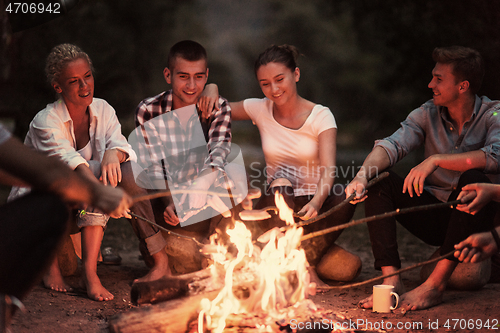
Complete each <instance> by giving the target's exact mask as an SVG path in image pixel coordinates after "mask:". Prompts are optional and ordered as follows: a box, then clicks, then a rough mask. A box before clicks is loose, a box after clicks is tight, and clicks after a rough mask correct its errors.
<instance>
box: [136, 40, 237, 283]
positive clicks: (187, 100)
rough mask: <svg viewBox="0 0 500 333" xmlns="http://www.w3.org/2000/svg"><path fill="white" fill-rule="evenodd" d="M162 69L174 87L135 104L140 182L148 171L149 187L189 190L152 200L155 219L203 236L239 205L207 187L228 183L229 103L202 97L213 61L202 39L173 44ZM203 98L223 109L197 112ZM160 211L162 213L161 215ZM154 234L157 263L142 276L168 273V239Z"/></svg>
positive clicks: (150, 248) (153, 253) (153, 252)
mask: <svg viewBox="0 0 500 333" xmlns="http://www.w3.org/2000/svg"><path fill="white" fill-rule="evenodd" d="M163 74H164V77H165V80H166V82H167V83H168V84H170V85H171V90H168V91H165V92H162V93H160V94H158V95H156V96H154V97H150V98H146V99H144V100H143V101H142V102H141V103H139V105H138V107H137V109H136V118H135V119H136V126H137V129H136V133H137V136H138V137H140V138H139V140H143V142H142V143H139V144H138V145H137V147H135V145H134V143H132V142H131V144H132V146H134V148H135V149H136V150H137V155H138V162H139V163H140V164H141V166H142V167H143V168H144V169H145V172H143V173H142V174H140V175H139V177H137V181H138V183H139V182H141V179H142V180H144V175H147V177H146V178H147V180H146V182H148V183H149V184H150V185H149V186H150V187H149V188H150V189H155V190H161V189H170V190H184V191H185V192H184V194H181V195H178V196H176V197H172V196H165V197H161V198H159V199H157V200H152V205H153V209H154V210H155V216H156V221H157V223H160V224H161V223H163V225H165V223H164V222H166V223H167V224H168V225H165V226H168V228H169V229H171V230H173V231H176V232H177V231H179V232H181V231H180V228H181V226H180V225H179V223H181V224H182V225H183V226H182V230H183V231H188V232H193V233H195V235H197V236H199V238H204V237H207V236H208V232H209V228H210V226H214V225H216V224H217V223H218V221H220V220H221V219H222V216H221V214H223V215H224V216H225V217H228V216H230V214H231V213H230V212H229V211H228V210H229V208H231V206H233V205H234V202H229V203H228V200H229V199H228V198H227V196H226V197H224V196H217V195H211V194H208V195H207V191H210V193H213V190H214V189H215V190H216V189H217V188H223V189H226V188H227V185H226V184H227V182H226V181H227V177H226V172H225V167H227V162H226V158H227V156H228V155H229V153H230V150H231V114H230V107H229V103H228V102H227V100H226V99H224V98H222V97H220V96H219V99H218V101H213V100H210V99H209V98H206V99H205V98H203V99H200V95H201V94H202V92H203V90H204V87H205V84H206V83H207V79H208V67H207V54H206V51H205V49H204V48H203V46H201V45H200V44H198V43H197V42H194V41H190V40H185V41H181V42H178V43H177V44H175V45H174V46H173V47H172V48H171V49H170V52H169V55H168V67H166V68H165V69H164V71H163ZM199 103H212V104H215V105H216V107H217V108H218V110H216V112H214V113H213V114H212V115H209V116H208V118H206V117H205V116H203V115H201V114H199V113H198V112H197V108H196V106H195V105H196V104H199ZM200 125H201V126H200ZM245 185H246V182H245ZM222 192H223V191H222ZM226 193H227V190H226ZM221 197H223V199H224V200H225V203H224V202H223V200H222V199H221ZM207 207H208V208H207ZM176 208H177V209H176ZM205 208H206V209H205ZM211 209H213V210H212V213H209V215H208V216H209V217H208V218H205V217H206V216H207V214H205V215H204V217H203V216H202V217H200V216H201V215H203V214H202V213H206V212H207V211H210V210H211ZM199 213H200V214H199ZM210 214H211V215H210ZM159 215H160V216H161V215H163V218H162V219H161V218H158V216H159ZM160 220H163V221H160ZM214 220H215V221H214ZM155 232H156V233H157V230H156V229H155V227H153V226H151V234H154V233H155ZM139 238H141V237H139ZM154 238H157V237H153V236H151V237H150V239H147V240H146V243H147V247H148V252H149V254H150V255H151V256H152V258H153V260H154V266H153V268H152V270H151V271H150V273H149V274H148V275H147V276H145V277H144V278H142V279H141V281H143V280H155V279H157V278H161V277H162V276H163V275H165V274H169V270H168V258H167V257H166V255H165V251H162V250H160V251H158V249H159V248H161V249H163V247H164V245H165V244H163V246H162V243H161V240H160V239H157V240H156V241H157V243H156V245H152V243H153V239H154ZM156 241H155V242H156ZM143 254H144V251H143ZM165 265H166V266H165Z"/></svg>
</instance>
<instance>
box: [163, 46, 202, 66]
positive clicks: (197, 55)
mask: <svg viewBox="0 0 500 333" xmlns="http://www.w3.org/2000/svg"><path fill="white" fill-rule="evenodd" d="M177 57H181V58H182V59H184V60H187V61H198V60H202V59H203V60H205V61H207V51H206V50H205V48H204V47H203V46H202V45H201V44H199V43H197V42H194V41H192V40H183V41H180V42H178V43H176V44H175V45H174V46H172V47H171V48H170V52H169V53H168V58H167V65H168V68H169V69H173V66H174V62H175V58H177Z"/></svg>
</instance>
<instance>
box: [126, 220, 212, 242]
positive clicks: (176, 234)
mask: <svg viewBox="0 0 500 333" xmlns="http://www.w3.org/2000/svg"><path fill="white" fill-rule="evenodd" d="M128 213H129V214H130V215H132V216H133V217H135V218H138V219H140V220H143V221H146V222H148V223H149V224H152V225H154V226H155V227H158V228H160V229H161V230H163V231H165V232H167V233H168V234H170V235H174V236H176V237H180V238H185V239H189V240H192V241H193V242H195V243H196V245H198V246H200V247H201V246H204V245H205V244H203V243H201V242H199V241H198V240H197V239H196V238H194V237H189V236H186V235H181V234H178V233H176V232H173V231H172V230H168V229H167V228H164V227H162V226H161V225H159V224H157V223H155V222H153V221H150V220H148V219H147V218H145V217H142V216H140V215H137V214H135V213H132V212H128Z"/></svg>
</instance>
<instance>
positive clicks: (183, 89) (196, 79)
mask: <svg viewBox="0 0 500 333" xmlns="http://www.w3.org/2000/svg"><path fill="white" fill-rule="evenodd" d="M163 74H164V76H165V80H166V81H167V83H168V84H171V85H172V91H173V97H172V103H173V108H174V109H179V108H182V107H185V106H188V105H192V104H196V102H197V101H198V98H199V97H200V95H201V93H202V92H203V89H204V88H205V84H206V83H207V80H208V68H207V61H206V60H205V59H200V60H196V61H188V60H186V59H183V58H181V57H177V58H176V59H175V61H174V63H173V66H172V68H165V70H164V71H163Z"/></svg>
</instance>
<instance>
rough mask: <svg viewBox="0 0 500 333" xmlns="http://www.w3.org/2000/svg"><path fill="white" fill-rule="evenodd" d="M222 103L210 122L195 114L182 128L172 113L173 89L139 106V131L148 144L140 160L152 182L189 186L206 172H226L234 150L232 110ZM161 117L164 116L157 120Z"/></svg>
mask: <svg viewBox="0 0 500 333" xmlns="http://www.w3.org/2000/svg"><path fill="white" fill-rule="evenodd" d="M219 104H220V105H221V107H220V110H219V111H217V112H216V113H215V114H214V115H212V117H211V118H210V119H208V121H201V118H200V117H199V116H198V113H197V112H194V113H193V115H192V116H191V117H190V119H189V120H188V123H187V126H186V127H185V128H183V127H182V125H181V123H180V121H179V119H178V117H177V115H176V114H175V112H172V113H170V112H171V111H172V91H171V90H170V91H166V92H163V93H161V94H159V95H157V96H154V97H151V98H146V99H144V100H143V101H142V102H141V103H139V105H138V107H137V109H136V118H135V121H136V126H137V129H136V131H140V132H141V133H142V134H141V135H142V136H143V137H144V139H145V142H144V143H145V144H142V145H141V144H140V145H138V151H137V154H138V161H139V163H141V164H142V165H143V166H146V172H147V174H148V176H149V177H150V179H166V180H168V181H169V184H185V185H189V184H191V182H192V181H193V180H194V179H195V178H196V176H197V175H198V174H199V173H200V172H202V171H204V170H206V169H211V168H215V169H218V170H220V171H222V173H221V174H223V173H224V169H223V168H224V166H225V165H226V158H227V156H228V155H229V153H230V150H231V108H230V107H229V103H228V101H227V100H226V99H224V98H222V97H219ZM193 108H194V106H193ZM167 113H168V115H167ZM162 115H163V116H162ZM158 116H162V117H159V118H156V117H158ZM165 116H168V117H165ZM154 118H156V119H155V120H153V121H151V120H152V119H154ZM200 123H201V125H202V126H201V127H200ZM137 133H139V132H137Z"/></svg>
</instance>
